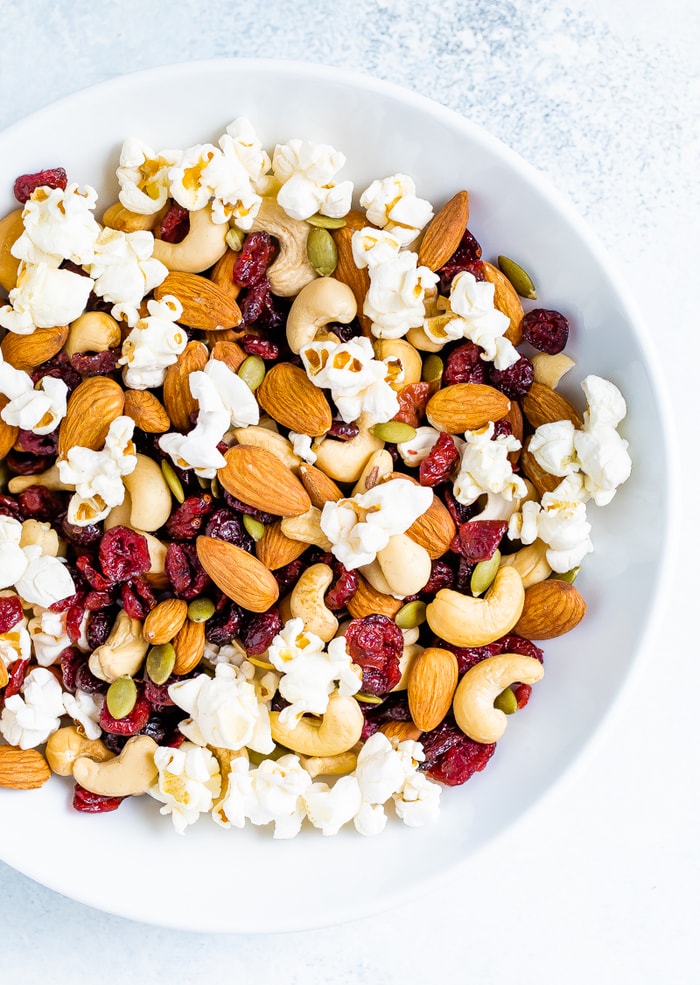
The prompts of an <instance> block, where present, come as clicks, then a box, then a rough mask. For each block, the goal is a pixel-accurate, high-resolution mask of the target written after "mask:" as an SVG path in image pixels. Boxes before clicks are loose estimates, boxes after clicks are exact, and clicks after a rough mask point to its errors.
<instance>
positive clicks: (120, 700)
mask: <svg viewBox="0 0 700 985" xmlns="http://www.w3.org/2000/svg"><path fill="white" fill-rule="evenodd" d="M136 697H137V691H136V685H135V684H134V682H133V680H132V678H131V677H129V676H128V675H125V676H124V677H118V678H117V679H116V681H112V683H111V684H110V685H109V687H108V688H107V696H106V699H105V700H106V701H107V711H108V712H109V713H110V715H111V716H112V718H116V719H120V718H126V716H127V715H129V714H131V712H132V711H133V710H134V705H135V704H136Z"/></svg>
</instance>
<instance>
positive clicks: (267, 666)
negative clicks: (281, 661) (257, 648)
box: [246, 657, 275, 670]
mask: <svg viewBox="0 0 700 985" xmlns="http://www.w3.org/2000/svg"><path fill="white" fill-rule="evenodd" d="M246 660H247V661H248V663H249V664H252V665H253V666H254V667H259V668H260V670H274V669H275V667H274V665H273V664H271V663H270V662H269V661H268V660H261V659H260V657H246Z"/></svg>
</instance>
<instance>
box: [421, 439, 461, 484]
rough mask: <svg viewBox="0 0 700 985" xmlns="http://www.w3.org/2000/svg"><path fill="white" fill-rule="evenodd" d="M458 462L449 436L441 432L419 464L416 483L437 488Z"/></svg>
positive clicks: (453, 444)
mask: <svg viewBox="0 0 700 985" xmlns="http://www.w3.org/2000/svg"><path fill="white" fill-rule="evenodd" d="M458 461H459V450H458V449H457V445H456V444H455V441H454V438H453V437H452V435H451V434H447V432H445V431H442V432H441V433H440V435H439V437H438V439H437V441H436V442H435V444H434V445H433V447H432V448H431V449H430V451H429V452H428V454H427V455H426V456H425V458H424V459H423V461H422V462H421V463H420V467H419V469H418V481H419V482H420V484H421V486H439V485H440V483H442V482H445V481H446V480H447V479H448V478H449V477H450V475H451V473H452V471H453V469H454V468H455V466H456V465H457V462H458Z"/></svg>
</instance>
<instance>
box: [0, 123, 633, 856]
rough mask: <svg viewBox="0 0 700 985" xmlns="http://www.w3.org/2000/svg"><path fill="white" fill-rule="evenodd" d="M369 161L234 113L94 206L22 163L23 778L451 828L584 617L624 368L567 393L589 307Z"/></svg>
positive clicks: (18, 323) (15, 452) (16, 427)
mask: <svg viewBox="0 0 700 985" xmlns="http://www.w3.org/2000/svg"><path fill="white" fill-rule="evenodd" d="M344 166H345V158H344V156H343V155H342V154H341V153H340V152H338V151H336V150H335V149H334V148H332V147H329V146H327V145H323V144H314V143H312V142H310V141H306V140H299V139H293V140H290V141H288V142H287V143H286V144H278V145H277V146H276V147H275V148H274V151H273V153H272V156H270V155H269V154H268V153H267V151H266V150H265V149H264V148H263V147H262V145H261V143H260V141H259V140H258V138H257V136H256V134H255V131H254V129H253V127H252V125H251V123H250V122H249V121H247V120H245V119H242V118H239V119H237V120H235V121H234V122H233V123H232V124H231V125H230V126H229V127H227V129H226V132H225V133H224V134H223V135H222V136H221V137H220V139H219V141H218V144H217V145H214V144H201V145H197V146H195V147H191V148H188V149H186V150H184V151H162V152H156V151H154V150H153V149H151V148H150V147H148V146H147V145H146V144H144V143H143V142H142V141H141V140H139V139H136V138H130V139H128V140H127V141H126V142H125V143H124V145H123V148H122V154H121V160H120V165H119V168H118V170H117V178H118V181H119V186H120V192H119V199H118V201H116V202H114V203H113V204H109V206H108V207H107V208H104V209H103V210H102V214H101V218H100V219H99V221H98V219H97V218H96V216H95V211H96V209H97V194H96V192H95V191H94V190H93V189H92V188H91V187H90V186H85V187H79V186H78V185H77V184H70V183H69V176H67V175H66V173H65V171H64V170H63V169H61V168H52V169H50V170H45V171H41V172H38V173H36V174H25V175H21V176H19V177H18V179H17V181H16V184H15V196H16V198H17V201H18V208H17V209H16V210H14V211H13V212H11V213H10V214H9V215H7V216H6V217H5V218H4V219H2V221H0V288H1V289H2V291H3V292H4V296H6V300H5V301H4V302H3V301H0V326H2V328H3V330H4V337H3V338H2V342H1V344H0V459H2V468H3V473H2V493H1V494H0V709H1V714H0V734H1V736H2V739H1V740H0V743H1V744H0V786H2V787H6V788H13V789H20V790H22V789H23V790H28V789H32V788H37V787H40V786H42V785H43V784H44V783H45V782H46V781H47V780H48V779H49V777H50V774H51V773H52V772H53V773H56V774H58V775H59V776H62V777H68V778H70V779H71V780H72V784H73V787H72V789H73V801H72V802H73V806H74V808H75V809H76V810H78V811H83V812H87V813H102V812H105V811H112V810H115V809H116V808H118V807H120V805H121V804H122V803H123V801H124V800H125V799H127V798H130V797H134V796H139V795H150V796H151V797H153V798H154V799H155V800H156V801H158V802H160V803H161V805H162V807H161V813H163V814H170V815H171V816H172V820H173V822H174V825H175V829H176V830H177V831H178V832H183V831H184V830H185V829H186V827H187V826H188V825H190V824H192V823H194V822H195V821H196V820H197V819H198V818H199V817H200V816H201V815H202V814H204V813H211V814H212V817H213V819H214V820H215V821H216V822H217V823H218V824H220V825H221V826H223V827H239V828H240V827H243V826H244V825H245V824H246V823H252V824H255V825H272V826H273V827H272V831H273V834H274V836H275V837H280V838H285V837H292V836H294V835H296V834H297V833H298V832H299V830H300V829H301V827H302V823H303V822H304V821H305V820H306V821H307V822H310V825H312V826H313V827H316V828H317V829H320V830H321V831H322V832H323V834H326V835H330V834H334V833H336V832H337V831H338V830H339V829H340V828H341V827H343V826H344V825H346V824H348V823H351V822H352V823H353V824H354V826H355V828H356V829H357V830H358V831H360V832H361V833H362V834H365V835H371V834H375V833H378V832H379V831H381V830H382V829H383V828H384V826H385V824H386V822H387V816H388V815H387V810H386V808H387V807H389V808H390V811H389V813H392V812H393V813H394V815H395V816H397V817H398V818H400V819H401V820H403V821H404V822H405V823H406V824H408V825H412V826H415V825H420V824H424V823H426V822H430V821H433V820H434V819H435V818H436V816H437V814H438V809H439V800H440V793H441V790H442V788H443V786H444V785H448V786H453V785H458V784H462V783H464V782H465V781H466V780H468V779H469V778H470V777H471V776H472V775H473V774H474V773H475V772H478V771H480V770H482V769H484V767H485V766H486V764H487V763H488V761H489V760H490V758H491V756H492V755H493V753H494V750H495V749H496V744H497V743H498V742H499V740H500V739H501V737H502V736H503V734H504V731H505V729H506V724H507V721H508V716H510V715H513V714H516V713H518V712H519V711H520V710H522V709H523V708H524V707H525V705H527V703H528V701H529V698H530V695H531V692H532V688H533V686H534V685H535V684H536V683H537V682H539V681H540V680H541V679H542V677H543V651H542V649H541V648H540V646H539V645H538V644H539V643H540V642H541V641H544V640H548V639H552V638H554V637H558V636H561V635H563V634H564V633H567V632H570V631H571V630H573V629H574V628H575V627H576V625H577V624H578V623H579V622H580V621H581V619H582V618H583V617H584V615H585V611H586V604H585V601H584V598H583V596H582V595H581V593H580V592H579V591H578V589H577V588H576V586H575V584H574V581H575V579H576V575H577V573H578V571H579V568H580V566H581V564H582V562H583V561H584V558H585V556H586V555H587V554H588V553H589V552H590V551H591V550H592V549H593V544H592V541H591V538H590V532H591V525H590V522H589V519H588V516H587V505H588V504H589V503H590V502H593V503H594V504H595V505H597V506H604V505H606V504H607V503H608V502H609V501H610V500H611V499H612V498H613V496H614V495H615V492H616V490H617V488H618V487H619V485H620V484H621V483H622V482H624V481H625V479H626V478H627V477H628V475H629V473H630V468H631V464H630V458H629V454H628V452H627V442H626V441H625V440H624V439H623V438H622V437H621V436H620V434H619V432H618V430H617V428H618V425H619V424H620V422H621V421H622V420H623V418H624V416H625V413H626V407H625V402H624V399H623V397H622V395H621V394H620V392H619V390H618V389H617V388H616V387H615V386H614V384H613V383H611V382H609V381H607V380H603V379H601V378H600V377H596V376H587V377H586V378H585V379H584V380H583V381H582V383H581V389H582V391H583V397H584V398H585V403H584V401H583V400H581V401H578V402H572V400H570V399H568V398H567V397H566V396H565V395H564V394H563V393H562V392H561V390H560V389H559V384H560V381H561V379H562V378H563V376H564V375H565V374H566V373H567V372H568V371H569V370H570V369H571V368H572V366H573V365H574V362H573V359H572V358H571V357H570V356H569V355H568V354H567V353H566V352H565V351H564V350H565V349H566V347H567V344H568V341H569V333H570V325H569V321H568V319H567V318H566V317H565V315H564V314H563V313H561V312H559V311H555V310H551V309H548V308H544V307H540V306H538V305H537V297H536V290H535V285H534V283H533V280H532V278H531V277H530V275H529V274H528V273H527V272H526V270H525V269H523V267H522V266H520V264H519V263H518V262H516V261H515V260H513V259H510V258H508V257H504V256H499V257H497V258H496V262H495V263H491V262H490V261H489V260H487V259H486V257H485V256H484V255H483V252H482V248H481V246H480V245H479V243H478V241H477V239H476V238H475V232H477V231H472V230H471V229H470V228H469V195H468V192H467V191H466V190H464V189H461V190H457V191H456V193H455V194H454V195H453V196H452V198H450V199H449V200H448V201H446V202H445V204H443V205H442V207H440V208H438V209H437V210H435V209H434V208H433V206H432V204H431V203H430V202H428V201H426V200H425V199H422V198H420V197H419V195H418V193H417V189H416V188H415V185H414V182H413V181H412V179H411V178H410V177H409V176H407V175H403V174H396V175H391V176H388V177H382V178H379V179H377V180H376V181H374V182H372V183H371V184H370V186H369V187H368V188H366V189H364V190H359V189H358V190H356V189H354V188H353V185H352V182H351V181H349V180H347V179H343V180H339V179H338V174H339V173H340V172H341V171H342V170H343V168H344ZM356 191H357V192H360V191H361V193H360V194H359V196H358V197H356V199H355V202H356V203H357V204H353V201H354V200H353V195H354V194H355V192H356ZM98 214H99V213H98ZM524 305H525V307H524ZM525 308H527V310H525ZM573 330H574V332H575V331H576V330H577V326H575V325H574V326H573Z"/></svg>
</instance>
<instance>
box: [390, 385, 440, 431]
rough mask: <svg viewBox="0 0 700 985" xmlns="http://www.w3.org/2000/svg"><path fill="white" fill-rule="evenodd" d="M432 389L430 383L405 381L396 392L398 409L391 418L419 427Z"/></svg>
mask: <svg viewBox="0 0 700 985" xmlns="http://www.w3.org/2000/svg"><path fill="white" fill-rule="evenodd" d="M434 389H435V388H434V386H433V384H432V383H407V384H406V386H402V387H401V389H400V390H399V392H398V393H397V394H396V396H397V398H398V401H399V409H398V411H397V412H396V413H395V414H394V417H393V418H392V419H393V420H394V421H403V423H404V424H410V425H411V427H414V428H417V427H420V425H421V421H422V420H423V417H424V416H425V408H426V407H427V406H428V401H429V400H430V397H431V396H432V394H433V391H434Z"/></svg>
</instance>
